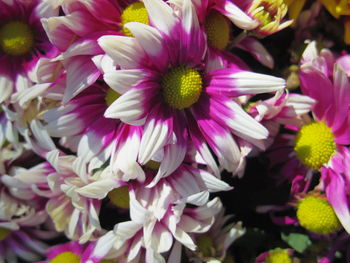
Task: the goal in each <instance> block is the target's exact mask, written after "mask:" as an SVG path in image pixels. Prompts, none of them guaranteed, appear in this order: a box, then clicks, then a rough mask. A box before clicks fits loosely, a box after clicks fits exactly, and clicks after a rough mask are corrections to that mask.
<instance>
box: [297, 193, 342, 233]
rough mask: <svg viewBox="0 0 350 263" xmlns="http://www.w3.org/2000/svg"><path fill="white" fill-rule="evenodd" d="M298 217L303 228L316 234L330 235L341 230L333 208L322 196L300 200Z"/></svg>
mask: <svg viewBox="0 0 350 263" xmlns="http://www.w3.org/2000/svg"><path fill="white" fill-rule="evenodd" d="M297 217H298V220H299V223H300V225H301V226H302V227H304V228H306V229H307V230H309V231H311V232H314V233H316V234H321V235H328V234H331V233H335V232H337V231H338V230H340V228H341V224H340V222H339V219H338V218H337V216H336V214H335V212H334V210H333V208H332V206H331V205H330V204H329V203H328V201H327V200H326V198H324V197H321V196H315V195H308V196H306V197H305V198H304V199H302V200H300V201H299V202H298V204H297Z"/></svg>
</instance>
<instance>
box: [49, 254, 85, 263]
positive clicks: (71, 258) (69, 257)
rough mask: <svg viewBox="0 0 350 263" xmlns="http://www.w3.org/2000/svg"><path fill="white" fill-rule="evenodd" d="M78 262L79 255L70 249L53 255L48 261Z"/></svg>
mask: <svg viewBox="0 0 350 263" xmlns="http://www.w3.org/2000/svg"><path fill="white" fill-rule="evenodd" d="M68 262H69V263H80V257H79V256H78V255H77V254H75V253H73V252H70V251H66V252H63V253H61V254H59V255H57V256H56V257H54V258H53V259H52V260H51V261H50V263H68Z"/></svg>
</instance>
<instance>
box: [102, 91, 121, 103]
mask: <svg viewBox="0 0 350 263" xmlns="http://www.w3.org/2000/svg"><path fill="white" fill-rule="evenodd" d="M119 97H120V94H119V93H118V92H116V91H115V90H113V89H108V90H107V92H106V97H105V102H106V104H107V106H110V105H111V104H112V103H113V102H114V101H115V100H116V99H118V98H119Z"/></svg>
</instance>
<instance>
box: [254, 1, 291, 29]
mask: <svg viewBox="0 0 350 263" xmlns="http://www.w3.org/2000/svg"><path fill="white" fill-rule="evenodd" d="M287 11H288V7H287V5H286V4H285V3H284V0H254V1H253V4H252V5H251V7H250V8H249V10H248V13H249V14H250V15H251V16H252V17H254V18H255V19H256V20H258V21H259V23H260V26H259V27H260V28H264V29H269V30H272V31H273V30H276V29H277V28H278V26H279V25H280V22H281V20H282V19H283V17H284V16H285V15H286V13H287Z"/></svg>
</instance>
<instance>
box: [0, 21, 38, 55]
mask: <svg viewBox="0 0 350 263" xmlns="http://www.w3.org/2000/svg"><path fill="white" fill-rule="evenodd" d="M33 44H34V38H33V32H32V31H31V29H30V27H29V26H28V25H27V24H26V23H23V22H20V21H14V22H10V23H7V24H5V25H3V26H2V27H1V28H0V45H1V49H2V50H3V51H4V52H5V53H6V54H9V55H11V56H21V55H24V54H26V53H28V52H29V51H30V50H31V49H32V47H33Z"/></svg>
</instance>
